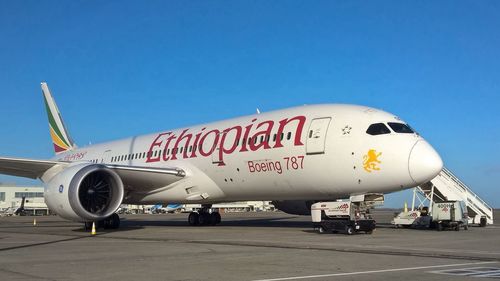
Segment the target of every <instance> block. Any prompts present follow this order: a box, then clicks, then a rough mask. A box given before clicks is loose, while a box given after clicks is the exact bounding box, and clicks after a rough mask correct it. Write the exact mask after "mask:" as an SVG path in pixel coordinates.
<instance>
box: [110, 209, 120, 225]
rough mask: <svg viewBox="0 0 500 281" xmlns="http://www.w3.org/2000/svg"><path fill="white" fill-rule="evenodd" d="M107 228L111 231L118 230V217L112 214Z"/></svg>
mask: <svg viewBox="0 0 500 281" xmlns="http://www.w3.org/2000/svg"><path fill="white" fill-rule="evenodd" d="M108 220H109V223H108V227H109V228H111V229H118V228H119V227H120V216H118V214H116V213H114V214H112V215H111V216H110V217H109V218H108Z"/></svg>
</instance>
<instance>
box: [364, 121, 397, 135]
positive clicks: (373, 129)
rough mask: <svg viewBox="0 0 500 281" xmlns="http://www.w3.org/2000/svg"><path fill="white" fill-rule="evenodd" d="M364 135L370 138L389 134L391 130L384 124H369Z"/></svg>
mask: <svg viewBox="0 0 500 281" xmlns="http://www.w3.org/2000/svg"><path fill="white" fill-rule="evenodd" d="M366 133H367V134H369V135H372V136H376V135H384V134H390V133H391V130H389V128H387V126H386V125H385V124H384V123H375V124H371V125H370V127H368V129H367V130H366Z"/></svg>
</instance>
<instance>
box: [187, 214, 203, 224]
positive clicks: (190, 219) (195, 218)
mask: <svg viewBox="0 0 500 281" xmlns="http://www.w3.org/2000/svg"><path fill="white" fill-rule="evenodd" d="M199 216H200V215H199V214H198V213H195V212H191V213H189V216H188V223H189V225H198V217H199Z"/></svg>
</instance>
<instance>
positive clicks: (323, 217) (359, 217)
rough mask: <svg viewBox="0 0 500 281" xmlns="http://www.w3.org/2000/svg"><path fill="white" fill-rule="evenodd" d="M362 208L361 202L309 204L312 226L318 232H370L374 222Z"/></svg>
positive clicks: (373, 227) (349, 233)
mask: <svg viewBox="0 0 500 281" xmlns="http://www.w3.org/2000/svg"><path fill="white" fill-rule="evenodd" d="M368 210H369V209H365V208H363V203H362V202H352V201H342V202H318V203H315V204H313V205H312V206H311V217H312V222H313V227H314V229H315V230H317V231H318V232H319V233H324V232H343V233H345V234H348V235H352V234H354V233H356V232H365V233H369V234H371V233H372V232H373V230H374V229H375V227H376V222H375V220H374V219H372V218H371V216H370V215H369V213H368V212H367V211H368Z"/></svg>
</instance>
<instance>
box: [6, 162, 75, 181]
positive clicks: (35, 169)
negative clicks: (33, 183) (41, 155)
mask: <svg viewBox="0 0 500 281" xmlns="http://www.w3.org/2000/svg"><path fill="white" fill-rule="evenodd" d="M67 164H68V163H65V162H58V161H50V160H34V159H22V158H6V157H0V174H4V175H9V176H16V177H23V178H31V179H37V178H40V177H41V176H42V175H43V174H44V173H45V172H46V171H47V170H48V169H50V168H52V167H54V166H55V165H67Z"/></svg>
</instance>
